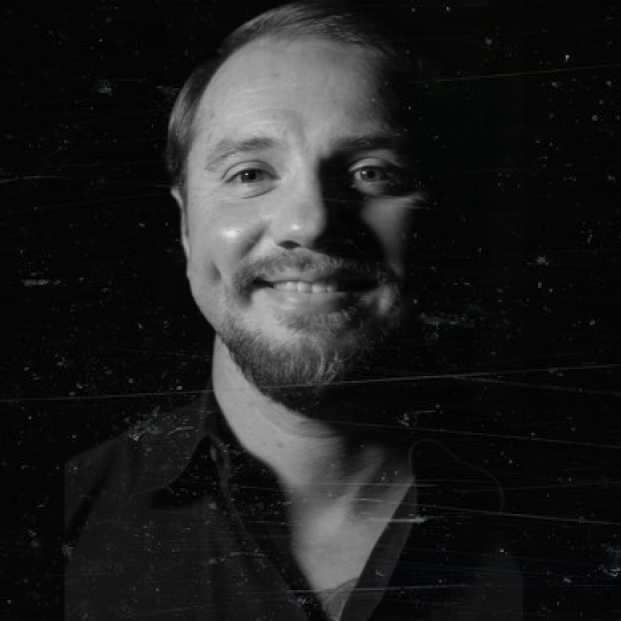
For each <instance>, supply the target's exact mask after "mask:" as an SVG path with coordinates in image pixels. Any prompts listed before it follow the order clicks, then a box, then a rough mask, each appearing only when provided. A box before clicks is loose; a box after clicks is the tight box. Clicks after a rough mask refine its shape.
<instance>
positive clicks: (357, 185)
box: [350, 165, 399, 196]
mask: <svg viewBox="0 0 621 621" xmlns="http://www.w3.org/2000/svg"><path fill="white" fill-rule="evenodd" d="M350 174H351V178H352V183H351V187H352V189H354V190H356V191H358V192H360V193H361V194H366V195H369V196H382V195H391V194H396V193H397V192H398V190H399V176H398V174H397V172H396V171H393V170H390V169H389V168H388V167H387V166H377V165H366V166H359V167H358V168H356V169H354V170H352V171H351V172H350Z"/></svg>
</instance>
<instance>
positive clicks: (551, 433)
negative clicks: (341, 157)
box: [0, 0, 621, 619]
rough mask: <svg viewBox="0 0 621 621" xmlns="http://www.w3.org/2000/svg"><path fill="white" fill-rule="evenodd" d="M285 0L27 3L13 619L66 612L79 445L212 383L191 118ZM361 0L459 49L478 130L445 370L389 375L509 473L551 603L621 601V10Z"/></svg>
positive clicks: (9, 27)
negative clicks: (210, 65)
mask: <svg viewBox="0 0 621 621" xmlns="http://www.w3.org/2000/svg"><path fill="white" fill-rule="evenodd" d="M276 4H278V3H271V2H252V3H250V2H237V1H236V2H226V3H225V2H217V1H212V2H206V1H202V2H192V1H189V0H185V1H184V2H179V1H178V2H174V3H173V2H171V1H167V2H163V1H161V2H157V1H152V2H148V3H147V2H144V0H142V1H140V0H129V1H126V2H113V1H112V0H97V1H96V0H84V1H80V2H78V1H77V0H75V1H73V2H65V3H64V4H61V3H58V2H56V3H54V2H52V3H45V4H44V3H41V2H27V1H26V2H22V3H20V4H19V5H17V4H15V6H13V7H12V8H10V9H7V10H6V12H5V15H4V36H3V47H4V51H5V55H6V60H7V61H8V62H6V63H4V66H5V70H4V73H3V84H2V93H3V96H2V101H1V102H0V106H1V107H0V110H1V112H2V120H1V122H2V125H3V127H2V135H3V137H4V141H3V142H4V148H3V159H2V163H1V185H0V191H1V193H2V206H1V209H2V220H1V227H2V228H0V232H1V242H0V244H1V245H0V253H1V257H2V262H1V263H2V267H1V269H2V279H1V281H0V291H2V301H3V304H2V313H3V317H2V326H3V327H4V328H5V330H4V331H3V333H2V340H1V341H0V342H1V343H2V348H3V355H2V363H1V364H2V372H3V376H2V410H3V413H2V419H1V420H2V424H1V427H0V429H1V431H2V442H3V447H5V448H3V451H2V459H3V462H4V463H5V465H8V466H10V467H11V477H10V478H8V477H7V480H9V481H10V482H11V488H12V493H11V496H10V497H11V501H10V502H9V503H6V505H5V506H7V508H10V509H12V513H13V514H14V515H16V516H17V521H18V528H17V530H16V531H9V530H7V529H4V533H5V536H4V537H3V540H4V541H6V542H8V543H9V545H8V546H5V550H6V552H5V553H4V555H5V557H6V558H7V560H8V559H9V558H10V563H11V566H14V564H15V563H16V562H17V561H24V562H25V563H26V565H27V566H28V567H29V568H30V569H34V570H35V571H28V572H22V571H17V570H16V569H14V570H13V582H15V583H16V585H17V586H18V589H17V590H16V591H15V593H14V594H10V595H7V596H6V598H5V601H4V602H3V604H4V605H6V610H7V614H8V615H9V616H8V617H7V618H16V619H18V618H38V619H47V618H60V613H59V610H60V608H59V602H60V599H59V598H60V590H59V585H60V582H59V580H60V574H61V565H60V545H61V544H60V536H59V532H60V521H61V518H62V501H61V500H60V492H61V491H62V477H61V471H60V468H61V464H62V462H63V461H64V459H65V458H67V457H70V456H71V455H73V454H75V453H77V452H79V451H82V450H85V449H86V448H88V447H90V446H92V445H93V444H95V443H97V442H100V441H102V440H104V439H107V438H109V437H112V436H113V435H115V434H117V433H119V432H120V431H121V430H122V429H124V428H125V427H126V426H128V425H129V424H131V423H132V422H134V421H135V420H136V419H137V418H139V417H140V416H142V415H143V414H144V413H146V412H149V411H150V410H152V409H153V408H156V407H158V408H166V407H170V406H171V405H173V404H175V403H177V402H182V401H185V400H187V399H190V398H192V397H194V396H196V394H198V393H200V391H201V390H202V389H204V387H205V384H206V381H207V377H206V375H207V370H206V369H207V368H208V363H209V355H210V352H209V343H210V338H211V333H210V329H209V327H208V326H207V325H206V324H205V322H204V320H203V319H202V317H201V316H200V315H199V313H198V311H197V310H195V308H194V306H193V303H192V300H191V297H190V294H189V291H188V288H187V285H186V282H185V276H184V266H183V261H182V254H181V251H180V247H179V241H178V239H179V236H178V219H177V212H176V208H175V206H174V203H173V201H172V199H171V198H170V196H169V194H168V187H167V179H166V175H165V173H164V166H163V149H164V135H165V128H166V124H167V116H168V112H169V110H170V106H171V103H172V100H173V99H174V94H175V92H176V89H177V88H178V87H180V86H181V84H182V82H183V81H184V79H185V78H186V77H187V75H188V74H189V73H190V71H191V70H192V69H193V68H194V67H195V66H196V65H197V64H198V63H199V62H201V61H202V60H203V59H205V58H208V57H210V56H213V54H214V51H215V49H216V47H217V45H218V43H219V42H220V41H221V39H222V38H223V37H224V36H225V35H226V34H227V33H228V32H230V31H231V30H232V29H233V28H235V27H236V26H238V25H240V24H241V23H242V22H243V21H245V20H246V19H248V18H250V17H252V16H254V15H256V14H258V13H260V12H262V11H263V10H265V9H267V8H270V7H272V6H275V5H276ZM360 4H365V5H366V6H368V7H370V8H372V9H374V10H376V11H378V12H380V13H387V14H391V15H394V16H395V17H397V18H398V19H399V21H400V22H401V23H402V24H405V27H406V28H410V27H411V29H412V32H416V33H417V34H416V36H417V37H418V39H419V40H421V41H422V42H423V45H425V46H429V47H431V48H433V49H437V50H439V51H440V53H441V54H442V55H443V56H444V57H445V59H446V66H447V68H446V70H445V72H444V74H443V77H442V81H441V82H438V83H437V84H436V85H435V87H436V88H437V89H438V90H442V91H443V92H444V93H448V94H449V95H451V98H452V100H453V101H454V102H455V105H453V106H447V109H446V115H447V127H450V125H451V123H459V124H462V125H464V126H467V127H468V128H469V131H468V132H466V134H467V136H466V138H465V139H463V140H462V142H461V143H460V148H459V149H458V150H457V151H455V152H454V153H453V154H452V159H451V165H450V166H446V169H445V170H444V171H443V172H442V174H443V175H444V177H442V175H440V179H439V181H438V191H437V192H436V195H435V199H434V200H435V202H436V205H437V211H436V215H435V216H433V218H432V219H431V220H430V221H429V222H427V223H426V224H425V226H426V228H425V229H424V232H426V233H427V234H428V237H427V239H428V240H429V241H428V242H426V243H427V245H426V246H425V247H424V249H423V251H421V266H424V267H425V268H426V270H427V272H428V273H431V274H433V275H437V278H438V281H439V282H440V281H441V282H442V283H444V284H443V285H442V287H443V288H442V287H440V286H439V285H438V287H439V294H438V298H437V300H440V301H439V302H437V304H436V305H435V308H434V309H433V310H434V312H433V313H430V317H432V319H431V320H430V331H431V337H430V338H431V339H436V341H437V356H436V366H435V367H430V368H429V369H426V373H424V374H421V373H420V372H419V371H418V370H416V372H413V370H412V369H403V368H399V369H394V371H393V370H391V368H390V362H389V361H388V362H387V366H386V375H387V376H388V377H391V376H393V375H399V376H400V377H401V380H400V381H402V382H403V381H406V380H405V379H403V378H408V377H409V378H410V379H409V380H407V381H409V382H410V384H411V386H413V394H414V395H416V394H418V393H417V392H416V391H417V390H419V388H420V397H421V400H420V404H417V406H416V407H415V408H414V411H413V412H412V413H410V415H409V419H408V423H409V424H410V425H417V426H419V427H421V428H422V429H433V430H434V432H435V433H438V434H440V435H443V436H445V437H447V438H451V437H457V436H459V438H460V439H461V441H462V443H463V442H464V439H465V450H466V451H469V454H470V459H471V460H472V459H474V460H475V461H476V462H479V463H481V464H483V465H485V466H486V467H488V468H490V469H491V470H492V471H493V472H494V473H495V474H496V476H497V477H498V478H499V479H500V480H501V482H502V484H503V486H504V488H505V490H506V494H507V511H508V514H509V516H510V517H511V518H513V522H512V524H513V526H515V533H516V534H515V546H516V548H517V556H518V558H519V559H520V561H521V562H522V563H523V565H524V567H525V570H526V572H527V573H526V576H527V584H528V586H529V593H530V594H534V595H533V597H532V598H531V599H532V602H533V606H532V608H531V610H532V615H533V616H532V618H538V619H539V618H541V619H548V618H549V619H556V618H572V616H574V615H575V617H576V618H585V619H600V618H601V619H621V603H620V602H619V600H620V599H621V596H619V591H620V590H621V589H620V587H621V570H620V565H621V541H620V535H619V532H620V525H621V507H620V501H619V495H620V492H621V489H620V486H619V475H620V470H621V467H620V464H621V459H620V456H621V442H620V437H619V436H620V434H619V428H620V425H619V416H620V412H619V403H620V399H619V397H620V396H621V382H620V378H621V359H620V358H619V353H618V352H619V345H620V342H619V341H620V339H619V333H618V330H617V329H616V328H617V324H618V318H619V316H620V311H621V306H620V305H619V293H618V291H619V282H620V279H619V277H618V267H619V261H620V252H619V248H620V244H621V215H620V214H621V209H620V205H621V202H620V201H619V192H618V188H619V183H620V181H621V177H620V176H621V170H619V147H618V146H617V145H618V143H619V141H620V139H621V36H620V34H619V33H620V27H621V7H620V6H619V3H617V2H613V1H612V0H610V1H608V2H568V1H555V0H541V1H536V2H535V1H533V2H511V1H497V2H482V1H481V2H475V1H468V0H465V1H453V2H431V1H429V0H427V1H421V2H403V1H401V0H400V1H398V2H392V3H386V4H384V5H379V4H377V3H373V2H365V3H360ZM410 24H411V26H410ZM447 179H448V180H450V181H448V182H447ZM421 269H422V268H421ZM431 280H432V281H433V279H431ZM440 289H441V290H440ZM447 291H449V292H451V295H450V296H447V295H446V292H447ZM451 296H452V297H453V298H455V299H457V302H455V303H453V302H452V301H450V299H449V298H451ZM434 331H435V332H434ZM405 346H407V344H406V345H405ZM429 376H433V378H431V377H429ZM464 387H465V388H466V392H467V396H466V397H464V394H465V393H464ZM464 399H466V400H467V404H465V403H464ZM3 511H4V512H5V515H6V513H7V511H6V509H3ZM570 602H571V604H570ZM25 611H30V615H31V617H27V614H26V612H25ZM561 611H564V612H561ZM581 611H582V612H584V616H583V617H579V614H580V612H581Z"/></svg>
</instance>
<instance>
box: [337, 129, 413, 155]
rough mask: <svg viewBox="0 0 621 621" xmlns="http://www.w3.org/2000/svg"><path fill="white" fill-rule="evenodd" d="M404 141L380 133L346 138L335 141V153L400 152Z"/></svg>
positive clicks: (391, 134) (388, 133)
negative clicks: (385, 150)
mask: <svg viewBox="0 0 621 621" xmlns="http://www.w3.org/2000/svg"><path fill="white" fill-rule="evenodd" d="M405 145H406V140H405V139H404V138H403V137H402V136H400V135H399V134H397V133H390V132H381V133H377V134H369V135H361V136H347V137H345V138H341V139H340V140H337V141H336V144H335V151H336V152H341V153H349V152H352V153H355V152H357V151H378V150H382V149H387V150H395V151H401V150H403V149H404V147H405Z"/></svg>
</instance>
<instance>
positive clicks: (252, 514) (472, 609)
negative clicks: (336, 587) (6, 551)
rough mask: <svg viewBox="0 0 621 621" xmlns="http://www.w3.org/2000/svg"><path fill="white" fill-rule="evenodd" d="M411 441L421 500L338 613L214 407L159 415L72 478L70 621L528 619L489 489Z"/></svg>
mask: <svg viewBox="0 0 621 621" xmlns="http://www.w3.org/2000/svg"><path fill="white" fill-rule="evenodd" d="M410 433H412V432H409V431H406V430H404V431H403V432H402V433H401V435H402V436H404V437H403V438H402V440H401V441H408V442H410V443H411V445H412V453H411V454H412V463H413V467H414V470H415V479H416V484H415V485H413V486H412V488H411V489H410V491H409V492H408V493H407V494H406V496H405V498H404V500H403V502H402V503H401V505H400V507H399V508H398V509H397V511H396V513H395V515H394V516H393V519H392V520H391V521H390V523H389V524H388V526H387V527H386V529H385V531H384V533H383V534H382V536H381V538H380V540H379V541H378V543H377V545H376V547H375V549H374V550H373V552H372V553H371V556H370V557H369V560H368V562H367V564H366V566H365V568H364V570H363V572H362V574H361V576H360V579H359V580H358V582H357V584H356V585H355V587H354V588H353V590H351V591H349V590H348V589H347V588H344V589H343V591H344V593H345V595H347V593H348V592H349V596H348V597H345V596H343V593H342V592H341V593H334V594H333V596H332V597H331V594H330V593H326V592H324V593H319V594H317V593H314V592H313V591H312V590H311V589H310V587H309V586H308V584H307V582H306V581H305V579H304V576H303V575H302V573H301V571H300V570H299V568H298V567H297V566H296V564H295V562H294V561H293V560H292V557H291V554H290V553H289V550H288V543H287V542H288V537H287V526H286V522H285V521H284V520H283V515H284V514H286V501H285V499H284V496H283V494H282V492H281V490H280V488H279V486H278V481H277V480H276V479H275V477H274V476H273V475H272V473H271V472H270V471H269V470H268V469H267V468H265V467H264V466H263V465H262V464H260V463H259V462H257V461H255V460H254V459H253V458H252V457H250V456H249V455H247V454H246V453H245V452H244V451H243V450H242V449H241V448H240V447H239V445H238V444H237V442H236V440H235V438H234V437H233V435H232V433H231V432H230V430H229V429H228V427H227V425H226V423H225V422H224V420H223V418H222V415H221V414H220V413H219V410H218V407H217V404H216V403H215V400H214V399H213V397H212V396H210V397H209V398H208V399H207V400H206V401H204V402H202V403H201V404H196V405H192V406H189V407H185V408H182V409H180V410H177V411H175V412H173V413H167V414H162V413H160V414H155V415H153V416H152V417H151V418H149V419H148V420H147V421H146V422H144V423H142V424H140V425H138V426H136V427H134V428H133V429H132V430H130V431H129V432H127V433H126V434H125V435H123V436H121V437H119V438H117V439H115V440H112V441H110V442H108V443H106V444H104V445H102V446H100V447H98V448H96V449H94V450H92V451H89V452H88V453H86V454H84V455H82V456H80V457H78V458H76V459H75V460H73V461H72V462H71V463H70V464H69V465H68V468H67V479H66V489H67V539H66V543H65V553H66V556H67V557H68V563H67V570H66V593H65V601H66V619H68V620H69V621H75V620H78V619H88V620H89V621H95V620H106V621H109V620H111V619H154V620H155V619H162V620H178V621H181V620H184V621H189V620H199V619H201V620H203V621H204V620H207V619H214V620H217V621H221V620H252V621H260V620H264V621H268V620H270V621H298V620H299V621H302V620H308V619H312V620H325V619H329V618H330V617H329V616H328V615H327V614H326V612H325V610H324V608H323V607H322V604H321V602H324V604H323V605H324V607H326V606H327V608H328V609H329V610H331V611H335V618H336V617H338V613H339V609H340V608H342V604H343V603H344V609H343V610H342V614H341V615H340V620H341V621H354V620H355V621H377V620H393V619H394V620H400V621H402V620H407V619H412V620H414V619H416V620H419V619H434V620H446V621H449V620H450V621H455V620H466V619H472V620H474V619H476V620H487V619H502V620H503V621H509V620H515V619H521V618H522V613H521V609H522V592H521V576H520V573H519V570H518V569H517V567H516V566H515V564H514V563H513V561H512V559H511V557H510V555H509V551H508V550H507V548H506V546H505V545H504V544H503V538H502V532H501V531H502V521H503V520H502V515H501V513H499V511H498V497H499V489H498V486H497V484H496V482H495V480H494V479H493V477H491V476H489V475H487V474H486V473H485V472H484V471H482V470H480V469H478V468H474V467H470V466H467V465H466V464H464V463H463V462H461V461H460V460H459V459H458V458H457V457H456V456H455V455H454V454H453V453H451V452H449V451H447V450H446V449H445V448H444V447H443V446H442V445H441V444H439V443H438V442H435V441H432V440H425V439H422V438H418V437H414V436H412V437H411V438H408V437H407V436H408V434H410ZM350 586H351V585H350ZM326 602H327V604H326ZM339 602H340V604H339Z"/></svg>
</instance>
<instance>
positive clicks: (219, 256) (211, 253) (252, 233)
mask: <svg viewBox="0 0 621 621" xmlns="http://www.w3.org/2000/svg"><path fill="white" fill-rule="evenodd" d="M203 204H204V203H203ZM258 227H259V225H258V223H257V222H255V221H254V219H253V218H252V217H249V214H246V213H240V210H239V209H237V210H236V209H235V208H234V207H233V206H232V205H227V209H222V210H213V209H210V210H207V209H205V208H200V207H195V208H191V209H190V211H189V217H188V240H189V253H190V255H189V262H188V268H189V270H191V271H192V272H193V273H194V274H195V275H196V274H198V273H200V274H202V276H203V278H207V279H208V280H209V281H211V282H213V281H216V280H220V279H222V278H224V279H225V280H228V279H229V278H230V277H231V276H232V275H233V274H234V272H235V270H236V269H237V268H238V266H239V264H240V263H241V262H242V261H243V260H244V257H245V256H246V255H247V254H248V252H249V251H250V249H251V248H252V246H253V244H254V240H256V239H257V237H258V236H257V234H256V230H257V229H258Z"/></svg>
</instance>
